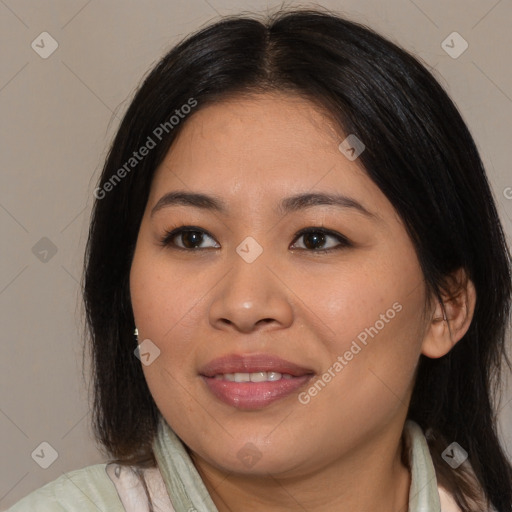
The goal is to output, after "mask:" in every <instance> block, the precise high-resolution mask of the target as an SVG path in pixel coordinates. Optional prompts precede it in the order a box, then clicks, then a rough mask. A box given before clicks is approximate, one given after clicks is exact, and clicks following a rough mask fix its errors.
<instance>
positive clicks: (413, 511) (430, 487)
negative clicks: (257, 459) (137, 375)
mask: <svg viewBox="0 0 512 512" xmlns="http://www.w3.org/2000/svg"><path fill="white" fill-rule="evenodd" d="M404 434H405V436H406V445H407V446H408V447H409V450H408V452H409V453H408V460H409V464H410V468H411V486H410V490H409V512H461V511H460V508H458V507H457V505H456V504H455V502H454V501H453V498H452V497H451V496H450V495H449V494H448V493H447V492H446V491H445V490H444V489H443V488H442V487H439V486H438V485H437V479H436V475H435V471H434V466H433V463H432V458H431V455H430V451H429V448H428V444H427V440H426V439H425V435H424V434H423V431H422V430H421V428H420V426H419V425H418V424H417V423H415V422H414V421H411V420H408V421H407V422H406V424H405V426H404ZM153 446H154V451H155V456H156V458H157V462H158V468H151V469H146V470H143V471H142V472H143V474H144V477H145V481H146V485H147V487H148V491H149V494H150V496H151V499H152V501H153V506H154V510H155V512H218V511H217V508H216V507H215V504H214V503H213V501H212V499H211V496H210V495H209V493H208V491H207V489H206V487H205V485H204V483H203V481H202V480H201V477H200V475H199V473H198V472H197V470H196V468H195V466H194V464H193V462H192V460H191V458H190V457H189V455H188V453H187V451H186V450H185V446H184V445H183V443H182V442H181V440H180V439H179V438H178V436H177V435H176V434H175V433H174V432H173V431H172V429H171V428H170V427H169V425H168V424H167V422H166V421H165V420H164V419H163V417H162V418H161V422H160V425H159V429H158V435H157V436H156V438H155V442H154V445H153ZM98 511H102V512H148V511H149V507H148V501H147V497H146V492H145V490H144V487H143V486H142V483H141V481H140V479H139V478H138V476H137V474H136V473H135V471H134V470H133V469H132V468H130V467H126V466H118V465H117V464H114V463H110V464H95V465H92V466H87V467H85V468H82V469H79V470H76V471H72V472H70V473H66V474H64V475H62V476H61V477H60V478H58V479H57V480H54V481H53V482H50V483H49V484H47V485H45V486H44V487H41V488H39V489H37V490H35V491H34V492H32V493H31V494H29V495H28V496H26V497H25V498H23V499H22V500H20V501H19V502H18V503H16V504H15V505H13V506H12V507H11V508H10V509H8V511H7V512H98ZM482 512H485V511H482Z"/></svg>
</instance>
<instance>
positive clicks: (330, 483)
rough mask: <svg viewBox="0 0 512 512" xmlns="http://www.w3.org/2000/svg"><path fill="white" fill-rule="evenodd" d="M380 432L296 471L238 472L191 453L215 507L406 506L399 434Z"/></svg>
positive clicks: (383, 511)
mask: <svg viewBox="0 0 512 512" xmlns="http://www.w3.org/2000/svg"><path fill="white" fill-rule="evenodd" d="M392 434H393V432H386V433H384V434H383V433H381V434H380V435H379V436H378V437H377V438H375V439H372V440H370V441H365V444H364V446H361V447H359V449H357V450H354V451H353V452H352V453H351V454H350V455H347V456H346V457H343V458H341V459H340V460H336V461H334V462H333V463H332V464H330V465H329V466H328V467H322V468H321V469H319V470H317V471H312V472H310V473H308V474H301V475H298V476H297V475H295V476H290V475H286V476H285V475H283V474H277V473H276V474H267V475H264V476H261V475H240V474H234V473H230V472H229V471H222V470H221V469H219V468H218V467H214V466H212V465H210V464H208V463H207V462H206V461H205V460H203V459H201V458H200V457H199V456H198V455H197V454H192V459H193V461H194V464H195V466H196V468H197V470H198V472H199V474H200V475H201V477H202V479H203V482H204V484H205V486H206V488H207V489H208V491H209V493H210V496H211V498H212V500H213V502H214V503H215V505H216V507H217V509H218V510H219V512H233V511H237V510H244V512H256V511H260V510H268V511H271V512H285V511H286V512H290V511H301V512H303V511H305V510H315V511H316V512H327V511H328V512H332V510H336V511H337V512H353V511H354V510H365V511H375V512H377V511H378V512H387V511H389V512H407V511H408V508H409V507H408V502H409V488H410V485H411V475H410V472H409V469H408V467H406V466H405V465H404V464H403V462H402V451H403V448H404V447H403V443H402V438H401V437H399V438H398V439H396V436H394V437H393V435H392Z"/></svg>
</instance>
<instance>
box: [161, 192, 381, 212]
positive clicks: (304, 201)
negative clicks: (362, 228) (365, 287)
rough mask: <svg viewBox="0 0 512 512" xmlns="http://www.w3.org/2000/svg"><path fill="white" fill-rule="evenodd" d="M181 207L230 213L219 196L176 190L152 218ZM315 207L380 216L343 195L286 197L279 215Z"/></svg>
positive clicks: (164, 198)
mask: <svg viewBox="0 0 512 512" xmlns="http://www.w3.org/2000/svg"><path fill="white" fill-rule="evenodd" d="M174 205H181V206H191V207H194V208H201V209H204V210H212V211H216V212H219V213H222V214H226V213H227V212H228V207H227V204H226V203H225V202H224V201H223V200H222V199H221V198H220V197H218V196H212V195H207V194H201V193H198V192H186V191H181V190H176V191H173V192H169V193H167V194H165V195H164V196H162V197H161V198H160V199H159V200H158V202H157V203H156V204H155V206H154V207H153V209H152V210H151V216H153V214H155V213H156V212H157V211H158V210H161V209H162V208H165V207H169V206H174ZM315 206H337V207H339V208H348V209H354V210H356V211H358V212H359V213H362V214H363V215H365V216H367V217H369V218H372V219H377V218H378V216H377V215H376V214H374V213H372V212H370V211H368V210H367V209H366V208H365V207H364V206H363V205H362V204H361V203H359V202H358V201H356V200H355V199H352V198H350V197H347V196H344V195H342V194H330V193H318V192H317V193H306V194H297V195H295V196H291V197H286V198H285V199H283V200H282V201H281V202H280V203H279V205H278V207H277V213H278V214H280V215H285V214H287V213H290V212H294V211H299V210H304V209H307V208H312V207H315Z"/></svg>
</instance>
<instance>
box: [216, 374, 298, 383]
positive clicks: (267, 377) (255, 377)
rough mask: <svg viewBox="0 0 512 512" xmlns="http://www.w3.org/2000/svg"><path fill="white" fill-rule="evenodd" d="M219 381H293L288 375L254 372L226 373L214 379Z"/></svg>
mask: <svg viewBox="0 0 512 512" xmlns="http://www.w3.org/2000/svg"><path fill="white" fill-rule="evenodd" d="M214 378H215V379H217V380H227V381H229V382H272V381H276V380H281V379H293V376H292V375H289V374H288V373H279V372H254V373H224V374H218V375H215V377H214Z"/></svg>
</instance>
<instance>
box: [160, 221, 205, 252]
mask: <svg viewBox="0 0 512 512" xmlns="http://www.w3.org/2000/svg"><path fill="white" fill-rule="evenodd" d="M205 235H206V236H207V237H209V238H211V239H212V240H213V237H212V236H211V235H210V234H208V233H207V232H206V231H205V230H204V229H201V228H199V227H197V226H179V227H177V228H175V229H172V230H170V231H166V232H165V234H164V236H163V237H162V239H161V241H160V243H161V245H163V246H164V247H169V248H171V249H178V250H181V251H197V250H199V249H204V248H208V247H210V248H211V247H212V246H211V245H210V246H207V247H198V246H197V245H200V244H201V242H202V241H203V238H204V236H205ZM175 239H177V240H180V241H181V245H180V244H177V243H176V242H175V241H174V240H175ZM213 247H215V246H213Z"/></svg>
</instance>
